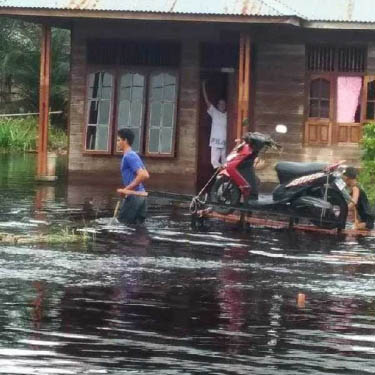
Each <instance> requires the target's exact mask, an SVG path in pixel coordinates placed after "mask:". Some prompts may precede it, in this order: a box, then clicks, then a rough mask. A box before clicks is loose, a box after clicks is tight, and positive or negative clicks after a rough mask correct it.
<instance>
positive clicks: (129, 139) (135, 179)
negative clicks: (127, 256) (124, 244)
mask: <svg viewBox="0 0 375 375" xmlns="http://www.w3.org/2000/svg"><path fill="white" fill-rule="evenodd" d="M117 134H118V137H117V146H118V148H119V149H120V150H121V151H122V152H123V154H124V155H123V157H122V160H121V175H122V182H123V184H124V187H123V188H119V189H117V192H118V193H120V194H124V195H125V199H124V201H123V203H122V205H121V207H120V211H119V215H118V220H119V221H120V222H122V223H126V224H142V223H143V222H144V221H145V219H146V212H147V204H146V197H145V196H140V195H130V194H127V192H129V190H134V191H136V192H139V193H141V194H142V192H145V188H144V185H143V182H144V181H145V180H147V179H148V178H149V174H148V172H147V170H146V168H145V166H144V164H143V162H142V160H141V158H140V157H139V156H138V154H137V153H136V152H134V151H133V150H132V148H131V146H132V144H133V141H134V133H133V131H132V130H130V129H120V130H119V131H118V133H117Z"/></svg>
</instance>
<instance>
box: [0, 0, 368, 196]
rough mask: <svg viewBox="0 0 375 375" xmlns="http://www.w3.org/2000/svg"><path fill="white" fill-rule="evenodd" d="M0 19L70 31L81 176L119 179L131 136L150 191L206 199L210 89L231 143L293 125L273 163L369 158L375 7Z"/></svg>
mask: <svg viewBox="0 0 375 375" xmlns="http://www.w3.org/2000/svg"><path fill="white" fill-rule="evenodd" d="M0 15H2V16H9V17H19V18H22V19H23V20H26V21H30V22H34V23H39V24H42V25H44V30H45V32H44V42H46V41H47V42H48V31H49V28H50V27H62V28H69V29H70V30H71V73H70V78H71V80H70V112H69V152H68V155H69V161H68V169H69V177H70V179H71V181H80V180H84V181H86V182H87V181H92V183H93V184H95V183H104V182H111V183H119V181H120V174H119V161H120V156H121V155H120V153H119V152H118V150H116V132H117V129H119V128H122V127H129V128H132V129H133V130H134V132H135V133H136V142H135V144H134V149H135V150H136V151H138V152H139V153H140V155H141V156H142V157H143V158H144V161H145V164H146V165H147V168H148V170H149V171H150V174H151V179H150V183H149V186H151V187H152V188H157V189H159V190H168V191H175V192H194V191H196V190H197V189H198V188H199V187H200V186H202V184H204V182H205V181H206V180H207V178H208V177H209V175H210V174H211V173H212V169H211V166H210V156H209V155H210V150H209V147H208V143H209V142H208V138H209V132H210V121H209V117H208V116H207V113H206V108H205V105H204V102H203V98H202V95H201V83H202V80H207V84H208V92H209V96H210V99H211V100H212V101H216V100H218V99H219V98H224V99H226V101H227V106H228V119H229V123H228V139H229V142H228V147H229V148H231V147H232V146H233V144H234V139H235V138H236V137H238V136H240V135H241V134H242V133H243V132H244V131H245V130H247V129H250V130H256V131H260V132H265V133H271V132H272V131H273V129H274V127H275V125H276V124H279V123H283V124H286V125H287V126H288V129H289V131H288V133H287V134H286V135H283V136H281V138H279V139H280V141H281V142H282V143H283V144H284V152H283V154H282V155H281V156H277V155H274V156H273V158H274V159H272V160H275V158H277V157H280V158H281V159H284V160H294V161H317V160H319V161H331V160H337V159H347V160H348V161H350V162H351V163H358V161H359V157H360V151H359V146H358V143H359V141H360V139H361V134H362V127H363V124H364V123H366V122H369V121H373V120H374V119H375V14H374V11H373V4H372V1H371V0H330V1H329V2H325V3H324V2H323V3H322V2H320V1H318V0H309V1H308V2H307V1H300V0H215V1H213V0H208V1H206V2H203V1H197V0H190V1H186V0H134V1H130V0H123V1H117V2H115V1H113V0H80V1H78V0H54V1H52V0H39V1H36V0H24V1H22V2H21V1H19V0H5V1H3V2H0ZM44 53H45V58H46V59H48V58H49V56H48V48H47V49H45V50H44ZM47 81H48V80H47ZM41 86H42V85H41ZM45 94H46V93H45ZM47 95H48V92H47ZM272 160H271V161H269V163H268V166H269V168H267V169H266V170H265V171H263V177H264V179H265V180H268V181H273V180H274V179H275V175H274V174H273V173H272V168H271V167H272Z"/></svg>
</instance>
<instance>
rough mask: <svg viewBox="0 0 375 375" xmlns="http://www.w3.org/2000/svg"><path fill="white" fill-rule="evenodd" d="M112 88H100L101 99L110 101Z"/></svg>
mask: <svg viewBox="0 0 375 375" xmlns="http://www.w3.org/2000/svg"><path fill="white" fill-rule="evenodd" d="M111 94H112V87H103V88H102V99H111Z"/></svg>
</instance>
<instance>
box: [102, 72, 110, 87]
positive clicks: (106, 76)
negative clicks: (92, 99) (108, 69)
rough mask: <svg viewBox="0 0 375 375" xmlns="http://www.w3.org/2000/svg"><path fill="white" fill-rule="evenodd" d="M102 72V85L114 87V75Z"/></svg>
mask: <svg viewBox="0 0 375 375" xmlns="http://www.w3.org/2000/svg"><path fill="white" fill-rule="evenodd" d="M101 74H102V82H103V83H102V85H103V86H109V87H112V75H111V74H109V73H101Z"/></svg>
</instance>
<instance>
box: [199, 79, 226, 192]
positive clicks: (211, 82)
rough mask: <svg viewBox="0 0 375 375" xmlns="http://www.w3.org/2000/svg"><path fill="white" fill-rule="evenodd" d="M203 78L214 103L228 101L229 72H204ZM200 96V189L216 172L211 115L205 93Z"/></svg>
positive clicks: (209, 97) (210, 98) (208, 94)
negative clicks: (213, 166)
mask: <svg viewBox="0 0 375 375" xmlns="http://www.w3.org/2000/svg"><path fill="white" fill-rule="evenodd" d="M203 80H206V89H207V96H208V99H209V100H210V102H211V103H212V104H213V105H215V106H216V104H217V102H218V101H219V100H220V99H224V100H225V101H226V102H227V99H228V98H227V87H228V77H227V74H225V73H220V72H212V73H204V74H202V75H201V82H203ZM200 98H201V99H200V111H199V131H198V134H199V141H198V179H197V187H198V190H199V189H201V188H202V187H203V186H204V185H205V184H206V182H207V181H208V179H209V178H210V177H211V175H212V174H213V172H214V169H213V168H212V165H211V148H210V146H209V144H210V134H211V117H210V116H209V114H208V113H207V106H206V103H205V101H204V98H203V95H201V96H200ZM227 111H228V109H227Z"/></svg>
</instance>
